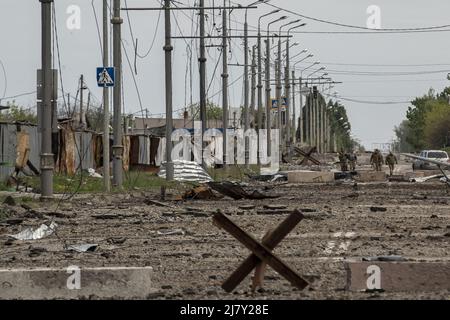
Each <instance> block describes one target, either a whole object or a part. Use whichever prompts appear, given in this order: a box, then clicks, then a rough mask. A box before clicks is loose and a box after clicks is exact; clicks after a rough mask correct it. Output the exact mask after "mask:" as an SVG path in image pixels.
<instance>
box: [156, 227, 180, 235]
mask: <svg viewBox="0 0 450 320" xmlns="http://www.w3.org/2000/svg"><path fill="white" fill-rule="evenodd" d="M156 234H157V235H159V236H184V235H185V234H186V233H185V232H184V230H183V229H174V230H162V231H157V232H156Z"/></svg>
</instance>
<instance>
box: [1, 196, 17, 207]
mask: <svg viewBox="0 0 450 320" xmlns="http://www.w3.org/2000/svg"><path fill="white" fill-rule="evenodd" d="M3 204H6V205H8V206H12V207H14V206H15V205H16V200H14V198H13V197H11V196H7V197H6V199H5V200H4V201H3Z"/></svg>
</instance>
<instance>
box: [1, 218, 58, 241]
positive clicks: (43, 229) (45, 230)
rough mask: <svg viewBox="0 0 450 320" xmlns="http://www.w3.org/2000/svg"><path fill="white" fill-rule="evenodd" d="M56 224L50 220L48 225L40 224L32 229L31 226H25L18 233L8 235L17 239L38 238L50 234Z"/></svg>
mask: <svg viewBox="0 0 450 320" xmlns="http://www.w3.org/2000/svg"><path fill="white" fill-rule="evenodd" d="M57 226H58V225H57V224H56V223H55V222H53V221H52V223H51V224H50V225H49V226H47V225H46V224H41V226H40V227H39V228H37V229H35V230H33V228H27V229H25V230H23V231H21V232H19V233H18V234H15V235H10V237H13V238H14V239H17V240H38V239H42V238H45V237H48V236H50V235H52V234H53V232H54V231H55V229H56V227H57Z"/></svg>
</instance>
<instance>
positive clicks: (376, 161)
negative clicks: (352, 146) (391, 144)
mask: <svg viewBox="0 0 450 320" xmlns="http://www.w3.org/2000/svg"><path fill="white" fill-rule="evenodd" d="M370 164H371V165H373V166H374V168H375V170H376V171H381V168H382V166H383V155H382V154H381V152H380V150H378V149H375V152H374V153H372V156H371V157H370Z"/></svg>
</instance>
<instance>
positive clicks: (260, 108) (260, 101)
mask: <svg viewBox="0 0 450 320" xmlns="http://www.w3.org/2000/svg"><path fill="white" fill-rule="evenodd" d="M278 12H280V10H278V9H277V10H273V11H271V12H269V13H266V14H263V15H262V16H260V17H259V19H258V85H257V87H258V129H261V128H262V114H263V93H262V87H263V84H262V52H261V50H262V47H261V19H262V18H264V17H267V16H270V15H272V14H275V13H278ZM258 145H259V143H258ZM258 159H259V157H258Z"/></svg>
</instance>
